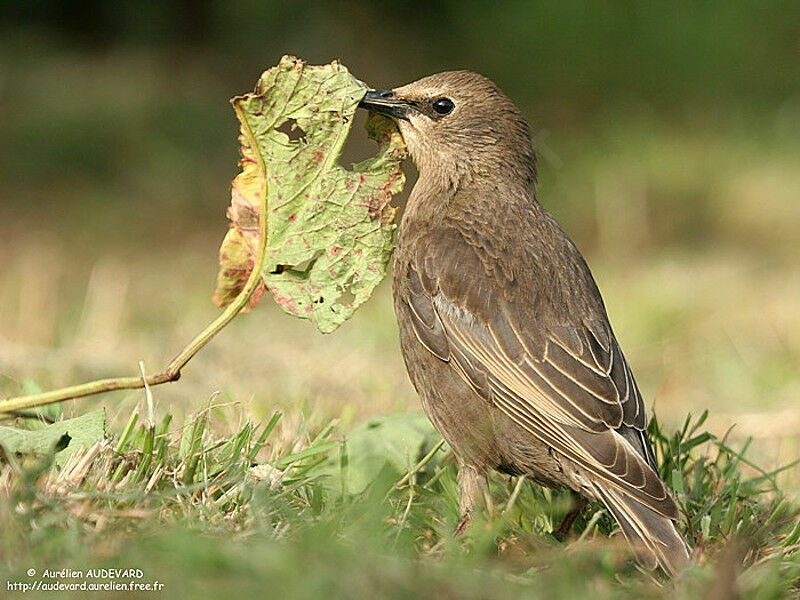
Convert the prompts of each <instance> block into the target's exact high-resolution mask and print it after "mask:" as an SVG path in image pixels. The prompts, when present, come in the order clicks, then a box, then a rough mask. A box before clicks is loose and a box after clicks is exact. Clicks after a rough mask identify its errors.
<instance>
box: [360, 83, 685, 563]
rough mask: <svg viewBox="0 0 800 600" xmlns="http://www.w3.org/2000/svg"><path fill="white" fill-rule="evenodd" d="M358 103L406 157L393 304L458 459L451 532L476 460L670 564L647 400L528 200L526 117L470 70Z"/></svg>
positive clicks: (556, 232)
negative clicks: (601, 522)
mask: <svg viewBox="0 0 800 600" xmlns="http://www.w3.org/2000/svg"><path fill="white" fill-rule="evenodd" d="M361 106H362V107H364V108H367V109H369V110H372V111H375V112H378V113H382V114H386V115H389V116H391V117H393V118H394V119H396V121H397V123H398V125H399V127H400V131H401V133H402V134H403V137H404V138H405V141H406V144H407V146H408V150H409V153H410V155H411V157H412V158H413V160H414V162H415V163H416V165H417V167H418V170H419V179H418V181H417V183H416V185H415V186H414V189H413V191H412V192H411V196H410V197H409V199H408V204H407V206H406V210H405V214H404V215H403V219H402V222H401V223H400V227H399V230H398V236H397V248H396V251H395V256H394V275H393V278H394V281H393V284H394V302H395V311H396V313H397V320H398V323H399V329H400V342H401V345H402V349H403V356H404V358H405V362H406V367H407V368H408V373H409V375H410V377H411V381H412V382H413V384H414V387H415V388H416V390H417V392H418V393H419V395H420V397H421V399H422V405H423V407H424V408H425V411H426V413H427V414H428V417H429V418H430V419H431V421H432V422H433V424H434V425H435V426H436V428H437V429H438V430H439V432H440V433H441V434H442V436H443V437H444V439H445V440H446V441H447V443H448V444H449V445H450V447H451V448H452V449H453V452H454V454H455V456H456V458H457V461H458V466H459V471H458V482H459V487H460V490H461V503H460V509H461V514H462V521H461V523H460V524H459V530H462V529H463V528H464V527H465V526H466V523H467V522H468V520H469V515H470V511H472V510H473V507H474V506H475V505H476V504H477V503H478V502H480V501H482V500H483V497H484V493H485V492H486V491H487V489H488V488H487V485H488V484H487V471H488V470H489V469H497V470H500V471H502V472H505V473H509V474H513V475H523V474H524V475H527V476H530V477H532V478H534V479H535V480H536V481H538V482H540V483H543V484H545V485H548V486H551V487H561V486H564V487H567V488H570V489H572V490H574V491H575V492H577V493H578V494H580V496H582V497H584V498H586V499H589V500H593V501H597V502H601V503H602V504H604V505H605V506H606V507H607V508H608V510H609V511H610V512H611V513H612V514H613V515H614V517H615V518H616V520H617V521H618V522H619V525H620V527H621V529H622V532H623V533H624V535H625V537H626V538H627V540H628V541H629V542H630V543H631V545H632V546H633V548H634V550H635V551H636V553H637V556H638V558H639V560H640V561H641V562H642V563H643V564H645V565H646V566H648V567H650V568H655V566H656V565H657V564H658V565H661V566H662V567H663V568H664V569H665V570H666V571H668V572H671V573H674V572H675V571H676V570H677V569H679V568H680V566H681V565H682V564H684V563H685V562H686V561H687V560H688V558H689V554H688V546H687V545H686V542H685V541H684V540H683V538H682V537H681V535H680V533H679V532H678V529H677V528H676V526H675V520H676V519H677V518H678V509H677V507H676V505H675V503H674V501H673V500H672V498H671V497H670V495H669V492H668V491H667V489H666V487H665V485H664V482H663V481H662V480H661V477H660V476H659V474H658V469H657V466H656V462H655V457H654V455H653V449H652V446H651V445H650V441H649V439H648V437H647V433H646V427H647V416H646V415H645V407H644V403H643V402H642V397H641V395H640V393H639V390H638V388H637V386H636V382H635V381H634V378H633V375H632V374H631V369H630V367H629V366H628V363H627V362H626V360H625V357H624V356H623V354H622V351H621V350H620V347H619V344H618V343H617V340H616V338H615V337H614V333H613V332H612V330H611V325H610V324H609V321H608V316H607V315H606V309H605V306H604V305H603V300H602V298H601V296H600V292H599V290H598V289H597V285H596V284H595V281H594V279H593V278H592V274H591V273H590V271H589V267H588V266H587V265H586V262H585V261H584V259H583V257H582V256H581V254H580V252H579V251H578V249H577V248H576V247H575V245H574V244H573V243H572V241H571V240H570V239H569V237H568V236H567V234H566V233H564V231H563V230H562V229H561V227H560V226H559V225H558V223H557V222H556V221H555V219H553V217H552V216H550V214H548V213H547V212H546V211H545V210H544V209H543V208H542V207H541V206H540V205H539V203H538V202H537V200H536V192H535V185H536V160H535V155H534V149H533V144H532V141H531V135H530V128H529V126H528V123H527V121H526V120H525V118H524V117H523V116H522V114H521V113H520V111H519V110H518V109H517V107H516V106H515V105H514V104H513V103H512V102H511V100H509V99H508V98H507V97H506V96H505V95H504V94H503V93H502V92H501V91H500V90H499V89H498V88H497V86H496V85H495V84H494V83H492V82H491V81H489V80H488V79H486V78H485V77H483V76H481V75H478V74H476V73H472V72H469V71H455V72H446V73H439V74H437V75H431V76H429V77H425V78H424V79H421V80H419V81H416V82H414V83H411V84H408V85H406V86H403V87H400V88H397V89H394V90H386V91H371V92H368V93H367V94H366V96H365V98H364V100H362V102H361ZM574 516H577V513H575V515H573V517H572V518H573V520H574ZM564 525H565V528H568V527H571V525H572V522H571V521H569V520H566V521H565V524H564ZM562 533H566V529H564V530H562Z"/></svg>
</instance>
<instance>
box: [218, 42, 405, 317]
mask: <svg viewBox="0 0 800 600" xmlns="http://www.w3.org/2000/svg"><path fill="white" fill-rule="evenodd" d="M366 90H367V88H366V87H365V86H364V85H363V84H362V83H361V82H359V81H358V80H356V79H355V78H354V77H353V76H352V75H350V74H349V73H348V71H347V69H345V67H343V66H342V65H340V64H339V63H337V62H333V63H331V64H329V65H324V66H319V67H315V66H308V65H306V64H305V63H304V62H303V61H301V60H298V59H296V58H293V57H288V56H285V57H283V59H281V62H280V63H279V64H278V66H276V67H273V68H272V69H270V70H268V71H265V72H264V74H263V75H262V76H261V79H260V80H259V82H258V84H257V86H256V90H255V92H254V93H252V94H247V95H245V96H239V97H236V98H234V99H233V100H232V103H233V105H234V108H235V110H236V114H237V117H238V118H239V120H240V123H241V135H240V138H239V139H240V142H241V154H242V160H241V163H240V164H241V167H242V171H241V173H240V174H239V175H238V176H237V177H236V178H235V179H234V181H233V184H232V186H231V206H230V207H229V209H228V217H229V218H230V219H231V227H230V229H229V230H228V233H227V235H226V236H225V239H224V241H223V243H222V247H221V248H220V271H219V275H218V278H217V289H216V291H215V293H214V301H215V302H216V303H217V304H218V305H219V306H225V305H227V304H229V303H230V302H232V301H233V299H234V298H236V296H237V295H238V293H239V292H240V291H241V290H242V288H243V287H244V285H245V282H246V281H247V278H248V277H249V274H250V272H251V271H252V269H253V268H254V265H255V262H256V260H257V251H258V245H259V236H260V222H261V221H260V220H261V210H262V204H263V201H264V199H265V198H264V196H265V195H266V203H265V204H266V214H267V223H266V224H267V227H266V230H267V244H266V253H265V258H264V264H263V267H262V271H261V274H262V282H261V285H260V286H259V288H258V289H257V290H256V291H255V293H254V294H253V296H252V298H251V300H250V304H251V306H253V305H255V304H256V302H258V300H259V298H260V297H261V295H262V294H263V292H264V291H265V290H269V292H270V293H271V294H272V295H273V297H274V298H275V300H276V301H277V302H278V304H279V305H280V306H281V307H282V308H283V309H284V310H285V311H286V312H288V313H290V314H292V315H294V316H297V317H301V318H307V319H311V320H312V321H313V322H314V324H315V325H316V326H317V328H319V330H320V331H322V332H323V333H328V332H331V331H333V330H334V329H336V328H337V327H338V326H339V325H341V324H342V323H343V322H344V321H345V320H347V319H348V318H349V317H350V316H351V315H352V314H353V312H354V311H355V309H356V308H357V307H358V306H359V305H360V304H362V303H363V302H364V301H366V300H367V299H368V298H369V296H370V295H371V293H372V291H373V290H374V288H375V286H377V285H378V283H380V281H381V280H382V279H383V277H384V275H385V273H386V266H387V264H388V261H389V258H390V257H391V253H392V249H393V243H394V242H393V238H394V229H395V224H394V216H395V212H396V209H395V208H394V207H392V206H391V204H390V201H391V198H392V195H393V194H396V193H398V192H399V191H400V190H401V189H402V188H403V183H404V181H405V178H404V175H403V172H402V170H401V168H400V163H401V161H402V160H403V158H405V146H404V144H403V140H402V137H401V136H400V133H399V131H398V130H397V128H396V126H395V125H394V123H392V121H391V120H390V119H387V118H385V117H380V116H378V115H370V118H369V119H368V121H367V132H368V134H369V136H370V137H371V138H372V139H374V140H375V141H377V142H378V146H379V148H378V154H377V155H376V156H375V157H374V158H371V159H369V160H366V161H363V162H361V163H358V164H356V165H354V166H353V167H352V169H350V170H348V169H345V168H344V167H342V166H341V165H339V163H338V160H339V156H340V154H341V151H342V148H343V146H344V142H345V140H346V138H347V135H348V132H349V131H350V127H351V125H352V121H353V115H354V113H355V111H356V108H357V106H358V103H359V101H360V100H361V99H362V98H363V97H364V94H365V92H366Z"/></svg>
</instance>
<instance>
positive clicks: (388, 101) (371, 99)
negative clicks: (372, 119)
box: [358, 90, 413, 121]
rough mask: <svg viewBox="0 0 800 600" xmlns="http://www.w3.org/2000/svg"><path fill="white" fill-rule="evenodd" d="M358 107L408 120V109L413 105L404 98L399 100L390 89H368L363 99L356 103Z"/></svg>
mask: <svg viewBox="0 0 800 600" xmlns="http://www.w3.org/2000/svg"><path fill="white" fill-rule="evenodd" d="M358 106H359V107H360V108H366V109H367V110H371V111H372V112H376V113H380V114H382V115H387V116H389V117H394V118H395V119H404V120H406V121H408V111H409V110H411V109H412V108H413V107H412V106H411V104H409V103H408V102H406V101H405V100H400V99H399V98H396V97H395V94H394V91H392V90H370V91H368V92H367V93H366V95H365V96H364V99H363V100H361V102H359V103H358Z"/></svg>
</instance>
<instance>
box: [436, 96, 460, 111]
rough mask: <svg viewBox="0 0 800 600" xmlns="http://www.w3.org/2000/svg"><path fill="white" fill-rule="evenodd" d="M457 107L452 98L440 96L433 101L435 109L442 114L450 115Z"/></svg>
mask: <svg viewBox="0 0 800 600" xmlns="http://www.w3.org/2000/svg"><path fill="white" fill-rule="evenodd" d="M455 107H456V105H455V104H453V101H452V100H450V98H439V99H438V100H434V101H433V110H435V111H436V112H437V113H438V114H440V115H449V114H450V113H451V112H453V109H454V108H455Z"/></svg>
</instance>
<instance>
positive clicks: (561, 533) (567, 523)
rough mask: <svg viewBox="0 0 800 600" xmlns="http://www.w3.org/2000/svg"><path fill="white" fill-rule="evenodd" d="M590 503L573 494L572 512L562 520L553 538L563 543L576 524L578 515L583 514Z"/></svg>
mask: <svg viewBox="0 0 800 600" xmlns="http://www.w3.org/2000/svg"><path fill="white" fill-rule="evenodd" d="M588 503H589V501H588V500H586V498H584V497H583V496H580V495H578V494H576V493H575V492H572V510H570V511H569V512H568V513H567V514H566V515H564V518H563V519H562V520H561V524H560V525H559V526H558V527H557V528H556V530H555V531H554V532H553V537H554V538H556V539H557V540H558V541H559V542H563V541H564V540H565V539H566V537H567V534H569V531H570V529H572V526H573V525H574V524H575V519H577V518H578V515H579V514H581V511H582V510H583V509H584V508H585V507H586V505H587V504H588Z"/></svg>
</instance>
